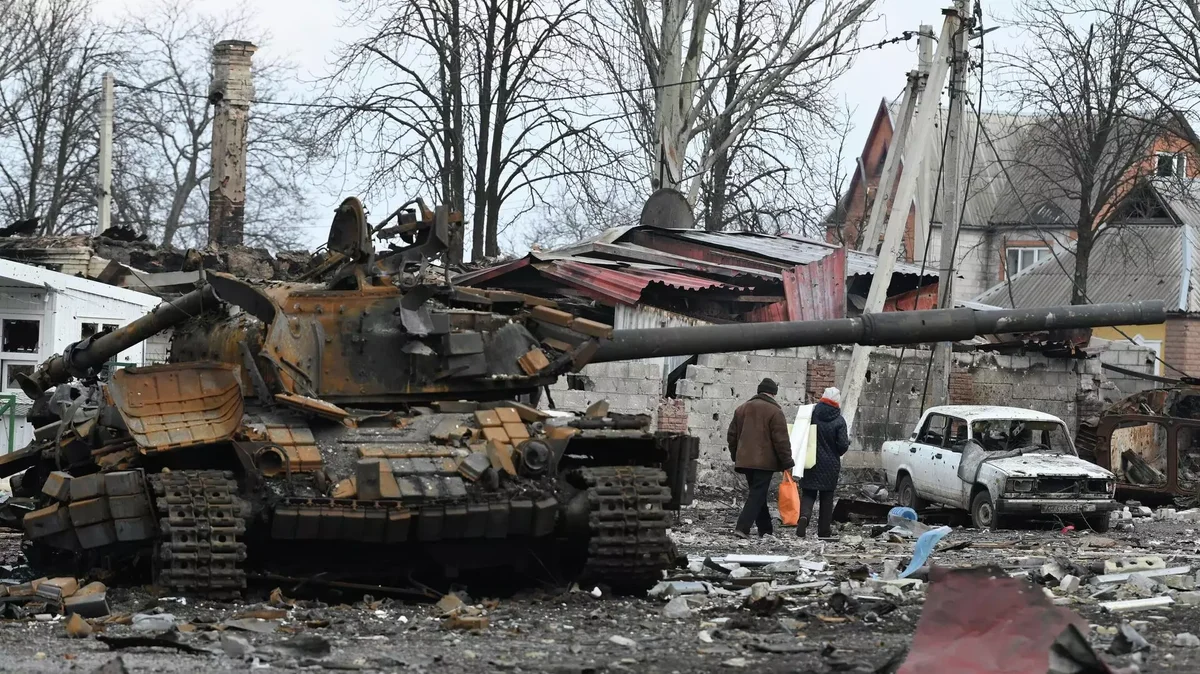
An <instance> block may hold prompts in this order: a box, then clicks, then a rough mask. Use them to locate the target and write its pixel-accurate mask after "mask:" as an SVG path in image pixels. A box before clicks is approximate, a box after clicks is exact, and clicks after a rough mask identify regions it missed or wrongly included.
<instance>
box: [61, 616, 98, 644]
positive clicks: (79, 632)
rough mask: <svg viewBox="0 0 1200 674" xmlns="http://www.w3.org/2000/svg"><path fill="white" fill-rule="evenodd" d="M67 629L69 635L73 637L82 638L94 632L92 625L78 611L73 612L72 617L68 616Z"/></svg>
mask: <svg viewBox="0 0 1200 674" xmlns="http://www.w3.org/2000/svg"><path fill="white" fill-rule="evenodd" d="M66 629H67V636H69V637H71V638H72V639H82V638H84V637H86V636H88V635H90V634H91V633H92V626H91V625H89V624H88V622H87V621H86V620H84V619H83V618H81V617H79V614H78V613H72V614H71V617H70V618H67V623H66Z"/></svg>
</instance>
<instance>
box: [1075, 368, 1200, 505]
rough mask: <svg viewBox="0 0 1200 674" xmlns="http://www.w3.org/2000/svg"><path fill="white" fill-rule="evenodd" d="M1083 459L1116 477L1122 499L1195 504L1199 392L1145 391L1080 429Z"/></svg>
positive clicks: (1184, 385)
mask: <svg viewBox="0 0 1200 674" xmlns="http://www.w3.org/2000/svg"><path fill="white" fill-rule="evenodd" d="M1078 438H1079V454H1080V456H1082V457H1083V458H1086V459H1089V460H1091V461H1093V462H1095V463H1096V464H1097V465H1099V466H1101V467H1103V468H1106V469H1108V470H1111V471H1112V472H1113V473H1114V474H1116V479H1117V493H1118V495H1120V496H1121V497H1122V498H1131V499H1137V500H1138V501H1141V502H1142V503H1144V504H1147V505H1165V504H1168V503H1172V502H1179V503H1181V504H1184V505H1189V506H1190V505H1193V504H1195V503H1196V497H1197V494H1200V387H1198V386H1196V384H1195V382H1188V381H1185V382H1181V383H1179V384H1178V385H1175V386H1171V387H1168V388H1156V389H1151V390H1148V391H1141V392H1139V393H1136V394H1133V395H1131V396H1129V397H1127V398H1125V399H1123V400H1120V401H1118V402H1116V403H1113V404H1112V405H1110V406H1109V407H1107V408H1105V409H1104V410H1103V411H1102V412H1101V413H1100V415H1099V416H1097V417H1093V418H1091V419H1085V420H1083V421H1082V422H1081V423H1080V425H1079V434H1078Z"/></svg>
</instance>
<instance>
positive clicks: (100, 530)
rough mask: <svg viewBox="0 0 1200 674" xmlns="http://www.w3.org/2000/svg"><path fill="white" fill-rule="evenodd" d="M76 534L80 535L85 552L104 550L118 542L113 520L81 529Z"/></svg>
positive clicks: (80, 542)
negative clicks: (96, 549) (97, 549)
mask: <svg viewBox="0 0 1200 674" xmlns="http://www.w3.org/2000/svg"><path fill="white" fill-rule="evenodd" d="M75 533H77V534H79V544H80V545H81V546H83V548H84V549H85V550H91V549H92V548H102V547H104V546H106V545H112V544H113V543H116V542H117V531H116V528H115V527H114V526H113V523H112V520H105V521H103V522H99V523H97V524H89V525H88V526H86V527H79V528H77V529H76V530H75Z"/></svg>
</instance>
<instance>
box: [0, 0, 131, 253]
mask: <svg viewBox="0 0 1200 674" xmlns="http://www.w3.org/2000/svg"><path fill="white" fill-rule="evenodd" d="M15 11H17V12H20V13H24V17H23V18H18V19H17V20H18V21H23V25H24V26H25V29H26V30H27V31H28V44H27V46H26V47H25V49H26V50H27V53H26V58H25V59H23V62H22V63H21V64H20V65H19V66H18V67H16V68H15V70H14V71H13V72H12V74H11V76H10V77H9V78H7V79H6V80H4V81H3V82H0V120H3V121H0V129H2V130H3V134H2V135H0V209H2V210H3V213H4V215H5V216H6V217H7V218H9V219H10V220H30V219H35V218H40V222H39V226H38V231H39V232H40V233H41V234H47V235H51V234H62V233H66V232H73V231H80V230H85V229H87V228H89V227H91V226H92V224H93V223H94V222H95V218H94V214H95V209H94V204H95V175H96V168H95V166H96V165H95V160H96V145H95V140H94V139H95V137H96V133H97V127H96V122H97V115H96V107H95V106H96V98H97V96H96V94H97V85H98V84H99V80H100V72H101V71H102V70H103V68H104V67H106V66H107V65H109V64H111V62H112V60H113V54H112V52H111V50H110V47H109V41H108V37H109V36H108V34H107V31H105V30H104V29H103V28H102V27H100V26H97V25H96V24H94V23H93V22H92V21H91V18H90V6H89V5H88V4H87V3H86V2H84V1H83V0H50V1H49V2H28V3H23V4H19V5H17V6H16V8H15Z"/></svg>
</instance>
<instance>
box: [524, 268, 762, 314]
mask: <svg viewBox="0 0 1200 674" xmlns="http://www.w3.org/2000/svg"><path fill="white" fill-rule="evenodd" d="M534 266H535V267H537V268H538V269H539V270H541V271H542V273H543V274H545V275H546V276H548V277H550V278H552V279H554V280H556V281H559V282H561V283H566V284H568V285H570V286H572V287H574V288H575V289H577V290H579V291H580V292H582V293H584V294H586V295H588V296H589V297H593V298H595V299H597V300H599V301H601V302H606V303H608V304H617V303H621V304H630V305H632V304H637V303H638V302H639V301H640V300H641V297H642V291H643V290H645V289H646V286H648V285H650V284H651V283H660V284H662V285H664V286H668V287H671V288H681V289H684V290H702V289H706V288H727V289H731V290H739V289H740V288H738V287H737V286H733V285H729V284H726V283H720V282H718V281H712V280H709V279H706V278H701V277H699V276H690V275H688V274H682V273H677V272H669V271H657V270H656V271H651V270H647V269H644V268H636V267H624V268H621V269H613V268H608V267H603V266H599V265H592V264H586V263H584V262H579V261H575V260H556V261H553V262H543V263H538V264H536V265H534Z"/></svg>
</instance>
